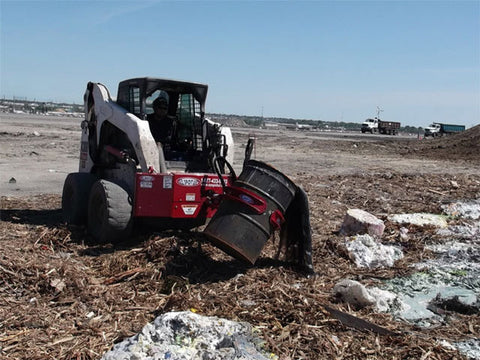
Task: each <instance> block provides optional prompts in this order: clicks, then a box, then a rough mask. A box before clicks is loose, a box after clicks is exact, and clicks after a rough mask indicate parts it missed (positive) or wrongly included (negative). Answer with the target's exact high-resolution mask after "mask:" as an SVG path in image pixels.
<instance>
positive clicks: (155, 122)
mask: <svg viewBox="0 0 480 360" xmlns="http://www.w3.org/2000/svg"><path fill="white" fill-rule="evenodd" d="M168 99H169V97H168V94H167V93H166V92H165V91H162V92H161V93H160V95H159V96H158V97H157V98H156V99H155V100H154V101H153V104H152V105H153V113H152V114H149V115H148V116H147V120H148V124H149V126H150V132H151V133H152V136H153V138H154V139H155V142H160V143H162V145H163V146H164V147H165V146H167V147H169V146H170V145H171V144H170V142H171V140H172V137H173V134H174V131H175V118H174V117H173V116H169V115H168Z"/></svg>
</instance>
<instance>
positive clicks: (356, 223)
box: [340, 209, 385, 237]
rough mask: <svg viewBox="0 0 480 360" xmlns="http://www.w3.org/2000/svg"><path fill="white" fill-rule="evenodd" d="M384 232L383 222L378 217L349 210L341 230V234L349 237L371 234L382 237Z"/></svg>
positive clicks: (361, 211)
mask: <svg viewBox="0 0 480 360" xmlns="http://www.w3.org/2000/svg"><path fill="white" fill-rule="evenodd" d="M384 230H385V225H384V223H383V221H382V220H380V219H379V218H377V217H376V216H374V215H372V214H370V213H368V212H366V211H364V210H361V209H349V210H347V213H346V215H345V218H344V220H343V224H342V227H341V228H340V234H342V235H347V236H349V235H357V234H369V235H371V236H377V237H381V236H382V235H383V231H384Z"/></svg>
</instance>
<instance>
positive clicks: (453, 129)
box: [425, 123, 465, 137]
mask: <svg viewBox="0 0 480 360" xmlns="http://www.w3.org/2000/svg"><path fill="white" fill-rule="evenodd" d="M462 131H465V126H464V125H452V124H441V123H433V124H431V125H430V126H428V127H426V128H425V137H428V136H431V137H435V136H442V135H448V134H455V133H459V132H462Z"/></svg>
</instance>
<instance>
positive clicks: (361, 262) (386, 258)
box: [345, 234, 403, 269]
mask: <svg viewBox="0 0 480 360" xmlns="http://www.w3.org/2000/svg"><path fill="white" fill-rule="evenodd" d="M345 246H346V248H347V250H348V252H349V253H350V256H351V257H352V258H353V260H354V261H355V264H357V266H358V267H366V268H369V269H374V268H379V267H391V266H393V264H394V263H395V261H397V260H399V259H401V258H403V252H402V250H401V249H400V248H398V247H395V246H391V245H383V244H381V243H380V242H377V241H376V240H375V239H374V238H373V237H371V236H370V235H367V234H364V235H357V236H354V237H353V238H351V239H348V238H347V239H346V242H345Z"/></svg>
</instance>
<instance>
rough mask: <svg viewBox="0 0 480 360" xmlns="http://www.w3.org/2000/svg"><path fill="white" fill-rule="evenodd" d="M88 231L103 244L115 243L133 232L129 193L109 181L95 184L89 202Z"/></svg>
mask: <svg viewBox="0 0 480 360" xmlns="http://www.w3.org/2000/svg"><path fill="white" fill-rule="evenodd" d="M88 231H89V233H90V234H91V235H92V236H93V238H94V239H95V240H97V241H98V242H101V243H105V242H111V243H115V242H118V241H121V240H125V239H126V238H128V237H129V236H130V234H131V232H132V204H131V198H130V196H129V195H128V192H127V191H126V190H125V189H123V188H122V187H120V186H118V185H117V184H114V183H112V182H110V181H107V180H98V181H97V182H96V183H95V184H93V187H92V190H91V191H90V197H89V200H88Z"/></svg>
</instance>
